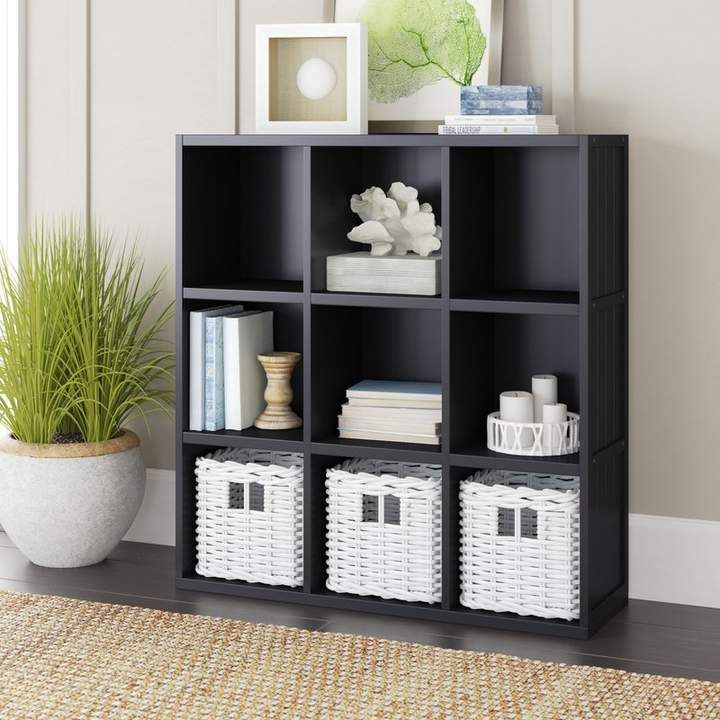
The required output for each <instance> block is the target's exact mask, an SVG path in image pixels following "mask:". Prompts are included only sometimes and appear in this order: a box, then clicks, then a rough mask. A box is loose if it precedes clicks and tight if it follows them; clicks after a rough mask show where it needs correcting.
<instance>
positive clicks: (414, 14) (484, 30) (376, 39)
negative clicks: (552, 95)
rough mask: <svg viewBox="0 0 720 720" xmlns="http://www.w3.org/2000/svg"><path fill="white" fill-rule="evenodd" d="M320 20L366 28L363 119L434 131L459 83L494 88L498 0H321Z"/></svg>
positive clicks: (450, 109) (452, 105)
mask: <svg viewBox="0 0 720 720" xmlns="http://www.w3.org/2000/svg"><path fill="white" fill-rule="evenodd" d="M324 14H325V20H326V21H329V22H362V23H363V24H364V25H365V26H366V27H367V31H368V117H369V119H370V121H375V122H378V123H379V122H382V123H383V127H384V128H385V129H398V130H402V129H404V130H428V129H431V130H432V132H435V131H436V130H437V128H436V127H435V126H436V125H437V123H438V122H440V121H442V119H443V118H444V116H445V115H454V114H457V113H458V112H459V109H460V86H462V85H497V84H499V83H500V64H501V60H502V28H503V0H325V5H324Z"/></svg>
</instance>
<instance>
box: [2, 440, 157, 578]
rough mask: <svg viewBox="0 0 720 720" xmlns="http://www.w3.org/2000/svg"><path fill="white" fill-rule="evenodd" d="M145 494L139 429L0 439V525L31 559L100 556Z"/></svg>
mask: <svg viewBox="0 0 720 720" xmlns="http://www.w3.org/2000/svg"><path fill="white" fill-rule="evenodd" d="M144 495H145V465H144V463H143V459H142V455H141V454H140V440H139V439H138V437H137V435H135V434H134V433H132V432H130V431H129V430H124V431H123V432H122V433H121V434H120V435H119V436H118V437H116V438H113V439H112V440H108V441H106V442H99V443H72V444H67V445H61V444H49V445H39V444H38V445H36V444H32V443H22V442H18V441H17V440H13V439H12V438H11V437H9V436H5V437H3V438H2V439H1V440H0V524H2V526H3V528H4V530H5V531H6V532H7V534H8V535H9V536H10V539H11V540H12V541H13V542H14V543H15V545H17V547H18V549H19V550H20V551H21V552H22V553H23V554H24V555H25V556H26V557H27V558H28V559H29V560H31V561H32V562H34V563H35V564H36V565H42V566H44V567H61V568H70V567H82V566H84V565H92V564H94V563H97V562H100V561H101V560H104V559H105V558H106V557H107V555H108V553H109V552H110V551H111V550H112V549H113V548H114V547H115V546H116V545H117V544H118V543H119V542H120V540H121V539H122V537H123V535H125V533H126V532H127V530H128V528H129V527H130V525H131V524H132V521H133V520H134V519H135V516H136V515H137V512H138V510H139V509H140V504H141V503H142V500H143V497H144Z"/></svg>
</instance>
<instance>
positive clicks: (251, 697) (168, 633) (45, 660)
mask: <svg viewBox="0 0 720 720" xmlns="http://www.w3.org/2000/svg"><path fill="white" fill-rule="evenodd" d="M0 718H2V719H3V720H12V719H15V718H22V720H30V719H32V718H42V719H43V720H54V719H55V718H63V720H65V719H68V720H80V719H82V718H113V719H114V718H143V720H145V719H147V720H152V719H154V718H168V719H170V720H184V719H185V718H203V719H204V720H212V719H215V718H222V719H223V720H230V719H232V718H242V719H243V720H245V719H246V718H247V719H248V720H255V719H259V718H272V719H273V720H274V719H275V718H278V719H280V720H295V719H300V718H326V719H328V720H329V719H333V720H335V719H336V718H337V719H338V720H352V719H354V718H362V719H366V718H378V719H380V718H383V719H384V718H402V719H403V720H425V719H426V718H427V719H430V718H432V720H451V719H454V718H462V720H475V719H483V720H484V719H487V720H490V719H492V720H495V719H497V720H501V719H502V720H506V719H508V720H509V719H512V720H515V719H516V718H522V719H523V720H526V719H528V720H529V719H530V718H537V719H538V720H556V719H558V720H573V719H574V718H602V719H603V720H624V719H626V718H627V719H632V720H645V719H646V718H683V719H690V718H693V719H694V718H702V719H703V720H704V719H709V718H720V684H714V683H708V682H701V681H699V680H681V679H673V678H663V677H657V676H654V675H637V674H633V673H627V672H622V671H619V670H605V669H601V668H594V667H575V666H568V665H560V664H556V663H544V662H537V661H534V660H523V659H520V658H514V657H507V656H504V655H495V654H484V653H476V652H464V651H458V650H444V649H440V648H434V647H428V646H425V645H415V644H411V643H401V642H394V641H390V640H374V639H372V638H367V637H357V636H353V635H339V634H334V633H323V632H308V631H305V630H296V629H292V628H286V627H277V626H273V625H253V624H250V623H245V622H239V621H237V620H221V619H215V618H205V617H197V616H193V615H179V614H173V613H167V612H160V611H157V610H145V609H141V608H133V607H125V606H119V605H105V604H99V603H89V602H81V601H78V600H67V599H64V598H57V597H44V596H39V595H20V594H15V593H0Z"/></svg>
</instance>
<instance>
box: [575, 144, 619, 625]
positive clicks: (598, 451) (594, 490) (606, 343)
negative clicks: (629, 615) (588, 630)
mask: <svg viewBox="0 0 720 720" xmlns="http://www.w3.org/2000/svg"><path fill="white" fill-rule="evenodd" d="M587 187H588V218H587V220H588V252H587V258H588V281H589V291H590V292H589V295H590V297H589V303H588V314H589V318H588V344H589V347H588V393H589V403H588V407H587V408H586V409H585V414H586V417H587V419H588V422H589V427H588V432H587V434H586V436H585V437H586V439H587V442H588V443H589V453H588V459H589V460H590V468H589V483H588V491H589V498H588V501H589V502H588V506H589V518H588V522H589V555H590V567H591V572H590V574H589V582H588V588H587V592H588V601H589V607H590V610H591V612H592V611H593V610H594V609H595V608H598V607H599V606H600V605H601V603H603V601H605V600H606V599H607V598H609V597H610V596H611V595H612V594H613V593H617V592H618V591H620V592H622V593H623V594H624V595H625V596H626V595H627V552H628V546H627V516H628V444H627V440H628V438H627V431H628V374H627V368H628V313H627V310H628V304H627V299H628V298H627V143H626V142H625V139H624V138H616V139H615V144H612V143H610V142H607V141H603V142H593V139H592V138H590V143H589V150H588V185H587Z"/></svg>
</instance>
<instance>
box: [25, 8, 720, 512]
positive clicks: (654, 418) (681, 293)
mask: <svg viewBox="0 0 720 720" xmlns="http://www.w3.org/2000/svg"><path fill="white" fill-rule="evenodd" d="M553 2H555V4H554V5H552V4H551V0H522V1H521V0H506V2H505V5H506V15H505V44H504V52H503V60H504V66H503V81H504V82H506V83H530V82H532V83H538V84H542V85H544V86H545V88H546V97H548V98H550V97H551V91H552V89H553V88H552V83H553V76H554V75H555V78H557V77H558V73H557V70H558V61H561V62H562V61H564V59H567V58H568V57H570V56H568V55H567V52H566V51H567V47H565V46H564V45H562V42H563V41H562V39H561V40H560V42H558V38H557V36H555V42H556V43H557V45H556V47H553V30H554V27H555V26H554V24H553V13H552V8H553V7H554V8H555V13H556V16H557V13H558V11H559V9H562V8H568V9H569V12H570V17H571V16H572V8H573V3H572V0H553ZM574 5H575V13H576V17H575V22H576V28H575V58H576V62H575V113H576V119H577V126H578V128H579V129H581V130H588V131H616V132H629V133H630V135H631V207H630V224H631V248H630V252H631V263H632V264H631V295H632V311H631V322H632V326H631V378H630V380H631V431H632V440H631V445H632V455H631V510H632V511H633V512H636V513H655V514H660V515H675V516H685V517H696V518H706V519H714V520H718V519H720V482H719V481H718V475H719V473H718V470H717V468H718V467H720V444H718V443H716V442H714V437H715V435H716V434H717V430H718V429H719V428H720V423H718V421H717V420H716V413H717V410H716V408H717V406H718V398H719V397H720V370H719V366H720V363H719V361H718V355H719V354H720V340H719V339H718V338H719V337H720V335H719V333H718V329H717V325H718V323H717V321H716V320H715V316H716V314H717V313H716V307H718V306H720V280H719V279H718V277H720V275H719V273H718V267H719V266H720V250H718V247H720V245H719V240H720V220H719V219H718V218H719V217H720V216H719V215H718V213H717V209H716V206H717V202H716V200H715V195H716V194H717V191H718V190H717V189H718V187H720V125H718V123H717V122H716V120H715V119H716V118H717V117H720V101H719V100H718V96H717V93H714V92H713V90H712V89H713V88H714V87H715V85H716V78H715V68H716V67H717V61H716V58H715V55H714V45H715V42H714V40H715V28H716V27H717V23H718V21H720V6H719V5H716V4H715V3H712V2H709V0H705V1H702V2H700V3H696V4H695V6H694V10H693V12H692V13H690V12H686V13H681V12H678V10H677V8H678V5H677V3H671V2H669V0H663V1H662V2H657V0H654V1H653V2H651V0H638V2H634V3H625V2H621V0H607V1H606V2H593V3H591V2H579V0H576V2H575V3H574ZM698 5H699V6H700V7H698ZM322 6H323V0H304V1H303V2H297V1H293V0H262V1H260V0H257V1H256V0H28V43H27V46H28V63H29V66H28V191H29V198H28V204H29V207H30V210H31V212H46V213H55V212H58V211H61V210H65V211H72V212H81V213H82V212H84V211H85V207H86V199H87V197H89V198H90V208H91V210H92V212H93V213H94V214H95V215H97V217H98V218H100V219H102V220H104V221H105V222H106V223H108V224H110V225H112V226H113V227H114V228H115V229H116V230H117V232H118V233H119V234H120V235H124V234H129V235H131V236H135V235H136V234H138V236H139V240H140V242H141V244H142V247H143V250H144V252H145V256H146V260H147V264H148V269H149V270H151V271H157V270H159V269H160V268H161V267H169V269H170V275H169V280H168V287H167V291H166V295H165V296H166V298H170V297H171V296H172V291H173V288H172V280H173V274H172V273H173V270H172V264H173V256H174V241H173V233H174V227H173V219H172V208H173V202H174V201H173V195H172V179H173V173H174V168H173V155H172V150H171V148H172V136H173V135H174V133H176V132H180V131H182V132H200V131H205V132H233V131H234V130H235V129H236V126H237V125H239V127H240V128H241V129H242V130H243V131H251V130H252V127H253V118H254V86H253V78H254V26H255V24H256V23H258V22H310V21H317V20H319V19H320V18H321V16H322ZM88 8H89V16H88ZM562 12H565V11H564V10H562ZM567 40H568V41H571V40H572V37H569V38H567ZM88 43H89V45H88ZM88 47H89V50H90V54H89V59H90V62H89V65H88V63H87V56H86V50H87V48H88ZM568 47H569V46H568ZM236 56H237V58H238V61H239V62H238V66H237V68H236V62H235V60H236ZM88 70H89V75H88ZM553 71H555V72H553ZM88 77H89V86H88V85H87V78H88ZM88 118H89V125H88ZM88 131H89V132H88ZM86 158H89V175H88V174H87V172H86V164H85V163H86ZM88 178H89V182H88ZM171 430H172V428H171V423H170V422H169V421H167V420H163V419H160V418H157V419H155V420H154V421H153V422H152V437H151V438H150V439H149V440H146V441H145V444H144V447H145V454H146V459H147V462H148V465H150V466H154V467H159V468H171V467H172V464H173V451H172V432H171Z"/></svg>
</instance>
